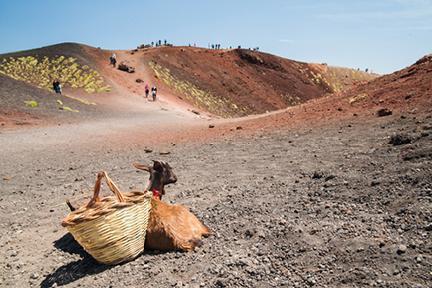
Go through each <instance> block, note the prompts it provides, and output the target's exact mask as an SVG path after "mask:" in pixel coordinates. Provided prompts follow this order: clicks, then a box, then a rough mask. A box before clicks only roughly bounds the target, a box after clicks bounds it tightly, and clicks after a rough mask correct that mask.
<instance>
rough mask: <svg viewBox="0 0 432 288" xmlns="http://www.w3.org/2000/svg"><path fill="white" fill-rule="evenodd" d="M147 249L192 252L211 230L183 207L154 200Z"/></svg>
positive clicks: (148, 228)
mask: <svg viewBox="0 0 432 288" xmlns="http://www.w3.org/2000/svg"><path fill="white" fill-rule="evenodd" d="M151 205H152V210H151V213H150V219H149V223H148V226H147V234H146V242H145V248H146V249H152V250H160V251H167V250H182V251H191V250H194V248H195V247H196V246H200V244H201V239H202V237H207V236H209V235H210V230H209V229H208V228H207V227H206V226H205V225H204V224H202V223H201V222H200V221H199V220H198V218H197V217H196V216H195V215H194V214H192V213H191V212H190V211H189V209H188V208H186V207H185V206H182V205H171V204H168V203H165V202H162V201H161V200H158V199H152V203H151Z"/></svg>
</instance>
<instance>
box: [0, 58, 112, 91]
mask: <svg viewBox="0 0 432 288" xmlns="http://www.w3.org/2000/svg"><path fill="white" fill-rule="evenodd" d="M0 73H1V74H4V75H6V76H9V77H11V78H14V79H16V80H20V81H24V82H27V83H31V84H33V85H36V86H38V87H40V88H45V89H52V82H53V81H54V80H56V79H57V80H59V81H60V82H61V83H62V85H63V87H71V88H82V89H84V90H85V91H86V92H88V93H96V92H108V91H110V87H109V86H108V85H105V83H104V79H103V78H102V76H101V75H100V74H99V73H98V72H97V71H95V70H93V69H91V68H90V67H88V66H87V65H80V64H78V63H77V62H76V59H75V58H73V57H65V56H57V57H53V58H49V57H46V56H45V57H41V58H39V57H33V56H26V57H18V58H14V57H9V58H4V59H3V60H1V62H0Z"/></svg>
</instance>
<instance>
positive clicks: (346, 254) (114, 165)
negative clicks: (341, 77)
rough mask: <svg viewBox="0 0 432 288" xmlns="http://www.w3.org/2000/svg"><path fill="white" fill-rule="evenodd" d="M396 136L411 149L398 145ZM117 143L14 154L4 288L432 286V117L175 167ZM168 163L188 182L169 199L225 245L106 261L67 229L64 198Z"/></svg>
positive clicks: (204, 156) (186, 158) (207, 149)
mask: <svg viewBox="0 0 432 288" xmlns="http://www.w3.org/2000/svg"><path fill="white" fill-rule="evenodd" d="M395 134H401V135H402V134H403V137H401V138H402V139H406V138H407V137H408V138H409V139H410V141H404V142H411V143H408V144H402V145H394V144H389V141H390V137H391V136H393V135H395ZM393 138H395V137H393ZM396 138H397V137H396ZM393 143H394V141H393ZM144 144H145V143H143V146H144ZM399 144H400V143H399ZM109 146H110V145H109V143H106V144H105V145H101V147H100V150H97V151H96V150H92V149H90V148H86V147H78V146H76V147H60V146H58V145H57V146H53V147H50V148H49V149H45V148H46V146H41V147H42V148H43V149H41V148H40V147H39V146H38V145H33V146H29V147H27V148H26V149H24V148H22V145H21V146H20V149H16V150H17V151H15V153H10V152H8V153H4V152H2V151H0V153H2V154H0V155H1V159H2V161H1V162H0V176H1V179H0V183H1V195H0V217H1V218H0V220H1V221H0V223H1V224H0V253H1V254H0V275H1V276H0V286H1V287H26V286H32V287H36V286H41V287H53V286H61V285H66V286H67V287H77V286H81V287H143V286H151V287H310V286H314V287H364V286H375V287H431V286H432V275H431V271H432V253H431V252H432V238H431V233H432V232H431V231H432V165H431V164H432V119H431V115H430V114H429V115H427V116H417V118H415V117H413V116H408V117H407V118H404V119H401V118H400V115H392V116H388V117H383V118H373V119H372V120H369V121H359V120H356V121H350V122H341V123H339V124H338V125H332V126H326V127H324V126H323V127H317V128H314V129H307V130H281V131H279V132H271V133H265V134H258V135H256V136H253V137H249V138H245V139H236V138H235V137H232V138H230V139H225V140H220V141H215V142H213V143H204V144H193V145H192V144H182V145H177V146H174V147H171V149H170V151H171V154H170V155H166V156H160V155H157V154H155V153H151V154H146V153H145V152H144V151H143V147H141V146H130V147H127V146H125V147H123V149H122V150H113V149H112V148H110V147H109ZM9 150H10V149H9ZM157 158H162V159H164V160H167V161H168V162H169V163H171V165H172V166H173V167H174V169H175V172H176V174H177V176H178V178H179V181H178V183H177V184H176V185H174V186H172V187H168V190H167V197H166V200H167V201H172V202H175V203H182V204H185V205H187V206H189V207H191V208H192V210H193V211H194V212H195V213H196V214H197V215H198V216H199V217H200V218H201V219H202V220H203V221H204V222H205V224H207V225H208V226H209V227H210V228H211V229H212V230H213V231H214V235H213V236H211V237H210V238H208V239H205V241H204V245H203V247H201V248H200V249H198V250H197V251H196V252H192V253H178V252H171V253H156V252H146V253H144V255H142V256H140V257H139V258H137V259H136V260H135V261H132V262H129V263H126V264H124V265H118V266H114V267H109V266H103V265H99V264H96V263H95V262H94V261H93V260H92V259H91V258H90V257H89V256H88V255H87V254H86V253H85V252H83V251H82V250H81V249H80V248H79V247H78V246H77V245H76V244H75V243H74V241H73V240H71V239H70V237H69V236H67V235H66V231H65V229H64V228H62V227H61V226H60V221H61V219H62V218H63V217H64V216H65V215H66V213H67V209H66V207H65V205H64V204H63V202H64V199H65V198H72V199H74V200H76V199H80V198H82V196H83V195H88V194H87V192H86V193H84V192H82V191H89V190H90V188H91V187H92V185H93V181H94V178H95V174H96V172H97V171H99V170H102V169H105V170H107V171H108V172H109V174H110V175H111V177H112V178H113V179H114V180H117V182H118V183H119V186H120V187H121V188H123V189H124V190H126V189H129V188H133V187H136V188H139V189H142V188H143V186H144V183H145V180H146V179H147V175H145V174H143V173H142V172H139V173H136V172H135V170H134V169H133V168H132V166H131V165H130V163H132V162H134V161H137V160H139V161H142V162H149V161H150V160H151V159H157ZM83 193H84V194H83Z"/></svg>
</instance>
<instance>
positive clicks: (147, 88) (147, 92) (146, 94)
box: [144, 84, 153, 98]
mask: <svg viewBox="0 0 432 288" xmlns="http://www.w3.org/2000/svg"><path fill="white" fill-rule="evenodd" d="M144 89H145V97H146V98H148V95H149V92H150V90H149V86H148V84H146V85H145V88H144ZM152 89H153V88H152Z"/></svg>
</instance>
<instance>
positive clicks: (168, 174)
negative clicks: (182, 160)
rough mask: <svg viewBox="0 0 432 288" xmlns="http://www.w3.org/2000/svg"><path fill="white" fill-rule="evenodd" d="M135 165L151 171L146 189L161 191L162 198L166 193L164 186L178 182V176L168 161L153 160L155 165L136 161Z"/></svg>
mask: <svg viewBox="0 0 432 288" xmlns="http://www.w3.org/2000/svg"><path fill="white" fill-rule="evenodd" d="M133 165H134V166H135V168H137V169H140V170H144V171H147V172H149V173H150V178H149V182H148V185H147V188H146V190H148V191H153V192H155V191H157V192H159V193H160V195H159V197H160V198H161V199H162V195H164V194H165V189H164V186H165V185H168V184H171V183H175V182H177V176H176V175H175V174H174V172H173V171H172V168H171V166H170V165H169V164H168V163H167V162H164V161H156V160H153V166H149V165H145V164H140V163H134V164H133Z"/></svg>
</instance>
